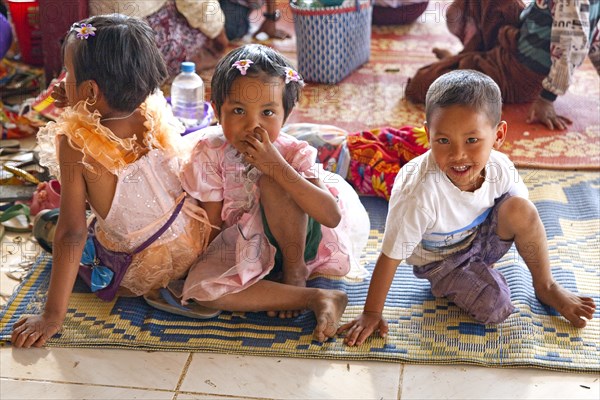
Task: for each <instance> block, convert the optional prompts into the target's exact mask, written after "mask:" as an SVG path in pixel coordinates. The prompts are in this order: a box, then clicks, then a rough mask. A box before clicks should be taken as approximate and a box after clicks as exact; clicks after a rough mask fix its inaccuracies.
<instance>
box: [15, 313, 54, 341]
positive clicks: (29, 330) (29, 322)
mask: <svg viewBox="0 0 600 400" xmlns="http://www.w3.org/2000/svg"><path fill="white" fill-rule="evenodd" d="M63 320H64V318H59V317H52V316H46V315H45V314H44V315H26V316H24V317H22V318H21V319H20V320H19V321H17V323H16V324H15V326H14V327H13V333H12V336H11V339H10V341H11V343H12V345H13V346H14V347H17V348H20V347H24V348H26V349H27V348H29V347H32V346H33V347H42V346H43V345H44V344H45V343H46V341H47V340H48V339H50V338H51V337H52V336H54V335H55V334H56V333H58V331H60V328H61V327H62V323H63Z"/></svg>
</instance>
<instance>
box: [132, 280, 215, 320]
mask: <svg viewBox="0 0 600 400" xmlns="http://www.w3.org/2000/svg"><path fill="white" fill-rule="evenodd" d="M144 300H146V303H148V304H149V305H151V306H152V307H154V308H156V309H158V310H161V311H165V312H168V313H171V314H177V315H182V316H184V317H188V318H194V319H210V318H214V317H216V316H217V315H219V314H221V310H214V309H212V308H208V307H204V306H201V305H200V304H198V303H191V304H188V305H187V306H182V305H181V303H180V302H179V300H178V299H177V298H176V297H174V296H173V295H172V294H171V292H169V290H168V289H166V288H162V289H160V290H159V291H158V293H156V292H154V293H153V294H147V295H145V296H144Z"/></svg>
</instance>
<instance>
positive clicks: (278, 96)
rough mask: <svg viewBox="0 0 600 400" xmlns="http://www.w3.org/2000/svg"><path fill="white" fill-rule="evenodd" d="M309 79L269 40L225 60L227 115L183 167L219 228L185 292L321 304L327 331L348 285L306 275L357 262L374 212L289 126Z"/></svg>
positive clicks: (221, 97) (216, 303)
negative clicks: (319, 282)
mask: <svg viewBox="0 0 600 400" xmlns="http://www.w3.org/2000/svg"><path fill="white" fill-rule="evenodd" d="M303 85H304V83H303V81H302V78H301V77H300V75H298V73H297V72H296V71H294V70H293V69H292V67H291V65H290V63H289V61H287V60H286V59H285V58H284V57H282V56H281V55H280V54H278V53H277V52H275V51H274V50H272V49H270V48H268V47H265V46H262V45H256V44H252V45H247V46H244V47H240V48H238V49H235V50H233V51H232V52H230V53H229V54H228V55H227V56H225V58H224V59H223V60H221V61H220V63H219V64H218V66H217V68H216V71H215V74H214V76H213V79H212V104H213V107H214V109H215V113H216V115H218V117H219V120H220V123H221V125H220V126H217V127H215V128H214V129H213V128H211V129H209V130H207V131H205V133H204V134H203V136H202V137H201V139H200V140H199V142H198V143H197V144H196V146H195V148H194V150H193V152H192V155H191V158H190V159H189V161H188V162H187V163H186V164H185V165H184V167H183V170H182V173H181V181H182V185H183V187H184V189H185V190H186V191H187V192H188V193H189V194H190V195H191V196H193V197H195V198H197V199H198V200H199V201H200V203H201V205H202V207H203V208H204V209H205V210H206V212H207V214H208V217H209V220H210V221H211V223H212V225H213V226H214V229H213V230H212V233H211V243H210V245H209V246H208V249H207V250H206V252H205V253H204V254H203V255H202V256H201V257H200V259H199V260H198V261H197V263H196V264H195V265H194V266H193V267H192V269H191V270H190V273H189V275H188V277H187V279H186V281H185V284H184V285H183V288H182V293H181V294H182V301H183V303H186V302H188V301H190V300H194V301H196V302H199V303H200V304H202V305H204V306H206V307H210V308H217V309H223V310H229V311H269V314H270V315H276V314H277V312H279V316H280V317H290V316H294V315H297V313H298V310H303V309H311V310H312V311H314V312H315V314H316V316H317V327H316V329H315V337H316V338H317V339H318V340H321V341H322V340H324V339H325V337H326V336H329V337H330V336H333V335H334V334H335V331H334V330H333V328H334V327H335V326H336V325H337V323H338V321H339V318H340V317H341V315H342V313H343V311H344V308H345V306H346V294H345V293H343V292H339V291H333V290H321V289H315V288H307V287H306V280H307V279H308V277H309V275H310V274H312V273H315V272H319V273H324V274H332V275H338V276H343V275H346V274H347V273H348V272H349V271H350V270H351V268H352V266H353V265H354V266H355V267H357V266H358V263H356V259H355V257H356V256H358V255H360V251H361V250H362V247H363V246H364V245H365V244H366V239H367V237H368V233H369V219H368V216H367V213H366V211H365V209H364V207H363V206H362V205H361V204H360V201H359V199H358V196H357V195H356V193H355V192H354V191H353V190H352V188H351V187H350V185H349V184H348V183H347V182H345V181H344V179H343V178H342V177H341V176H339V175H336V174H333V173H325V171H324V170H323V169H322V168H321V167H320V165H318V164H315V158H316V149H314V148H312V147H310V146H309V145H308V144H307V143H306V142H302V141H298V140H296V139H294V138H292V137H291V136H287V135H285V134H281V133H280V129H281V127H282V126H283V123H284V122H285V120H286V119H287V117H288V115H289V114H290V112H291V111H292V109H293V107H294V105H295V104H296V102H297V101H298V97H299V94H300V90H301V88H302V86H303ZM351 235H353V236H354V239H352V238H351ZM264 278H267V279H264ZM282 310H283V311H282Z"/></svg>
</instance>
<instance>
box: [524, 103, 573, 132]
mask: <svg viewBox="0 0 600 400" xmlns="http://www.w3.org/2000/svg"><path fill="white" fill-rule="evenodd" d="M534 122H541V123H542V124H544V125H546V127H547V128H548V129H551V130H555V129H557V130H563V129H567V125H571V124H572V123H573V121H571V120H570V119H569V118H567V117H563V116H562V115H558V114H556V110H555V109H554V103H552V102H551V101H548V100H546V99H543V98H541V97H538V98H537V99H536V100H535V101H534V102H533V104H532V105H531V108H530V109H529V117H528V118H527V123H528V124H532V123H534Z"/></svg>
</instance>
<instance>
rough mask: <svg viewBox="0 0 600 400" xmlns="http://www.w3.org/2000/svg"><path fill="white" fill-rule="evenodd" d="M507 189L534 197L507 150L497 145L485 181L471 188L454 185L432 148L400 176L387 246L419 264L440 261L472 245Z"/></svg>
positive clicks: (389, 219) (395, 254)
mask: <svg viewBox="0 0 600 400" xmlns="http://www.w3.org/2000/svg"><path fill="white" fill-rule="evenodd" d="M505 193H510V194H512V195H516V196H520V197H524V198H527V197H528V192H527V187H526V186H525V184H524V183H523V181H522V180H521V177H520V176H519V173H518V172H517V169H516V168H515V166H514V165H513V163H512V162H511V161H510V160H509V159H508V157H507V156H505V155H504V154H502V153H500V152H498V151H495V150H492V153H491V155H490V159H489V161H488V163H487V165H486V178H485V181H484V182H483V184H482V186H481V187H480V188H479V189H477V190H476V191H475V192H465V191H462V190H460V189H459V188H457V187H456V186H454V184H453V183H452V182H451V181H450V179H448V177H447V176H446V174H445V173H443V172H442V171H441V170H440V169H439V167H438V166H437V164H436V163H435V160H434V158H433V155H432V153H431V151H428V152H426V153H425V154H423V155H421V156H419V157H417V158H415V159H413V160H411V161H410V162H409V163H407V164H406V165H405V166H404V167H402V169H401V170H400V172H399V173H398V176H396V180H395V181H394V187H393V188H392V194H391V198H390V204H389V211H388V215H387V222H386V228H385V233H384V235H383V246H382V252H383V253H384V254H385V255H386V256H388V257H390V258H393V259H396V260H406V262H407V263H409V264H411V265H417V266H420V265H425V264H428V263H430V262H434V261H440V260H442V259H444V258H446V257H448V255H450V254H453V253H455V252H457V251H459V250H462V249H464V248H465V247H467V246H469V245H470V243H471V241H472V240H473V237H474V233H475V231H476V229H477V227H478V226H479V225H480V224H481V223H482V222H484V221H485V219H486V217H487V216H488V214H489V213H490V211H491V209H492V207H493V206H494V201H495V200H496V199H498V198H499V197H501V196H502V195H503V194H505Z"/></svg>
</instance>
